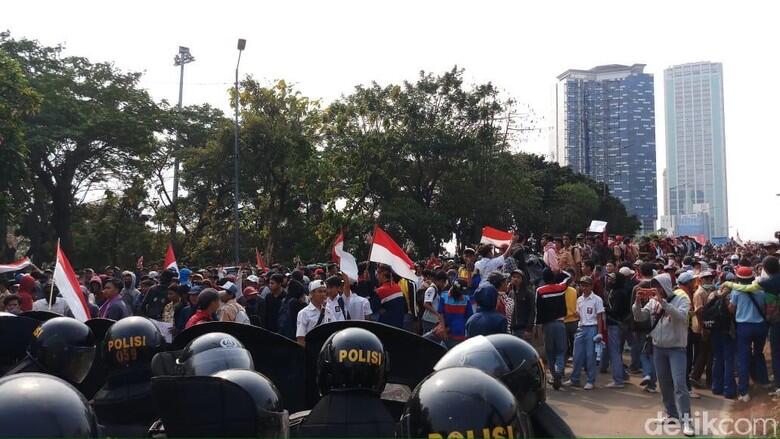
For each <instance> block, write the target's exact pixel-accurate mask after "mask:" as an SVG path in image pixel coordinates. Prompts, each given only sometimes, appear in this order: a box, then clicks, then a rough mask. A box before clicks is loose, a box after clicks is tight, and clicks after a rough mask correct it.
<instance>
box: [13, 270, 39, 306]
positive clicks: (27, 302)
mask: <svg viewBox="0 0 780 439" xmlns="http://www.w3.org/2000/svg"><path fill="white" fill-rule="evenodd" d="M34 294H35V278H33V277H32V276H30V275H29V274H25V275H24V276H22V277H21V279H19V291H17V292H16V295H17V296H18V297H19V304H20V306H21V307H22V312H24V311H32V307H33V295H34Z"/></svg>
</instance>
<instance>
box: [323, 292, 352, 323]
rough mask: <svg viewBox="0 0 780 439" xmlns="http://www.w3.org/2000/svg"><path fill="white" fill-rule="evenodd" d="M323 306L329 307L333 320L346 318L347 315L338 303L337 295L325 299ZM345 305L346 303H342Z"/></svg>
mask: <svg viewBox="0 0 780 439" xmlns="http://www.w3.org/2000/svg"><path fill="white" fill-rule="evenodd" d="M325 306H326V307H327V308H328V309H330V311H331V313H332V314H333V318H334V320H347V315H346V313H345V312H344V310H343V309H341V306H340V305H339V296H336V297H334V298H332V299H331V298H327V299H325ZM344 306H346V304H344Z"/></svg>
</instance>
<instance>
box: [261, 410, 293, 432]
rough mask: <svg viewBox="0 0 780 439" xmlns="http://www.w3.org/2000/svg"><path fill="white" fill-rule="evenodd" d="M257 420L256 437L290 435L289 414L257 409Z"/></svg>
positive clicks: (285, 411)
mask: <svg viewBox="0 0 780 439" xmlns="http://www.w3.org/2000/svg"><path fill="white" fill-rule="evenodd" d="M258 416H259V420H258V421H257V435H258V437H273V438H288V437H290V414H289V413H288V412H287V410H284V411H282V412H269V411H266V410H259V413H258Z"/></svg>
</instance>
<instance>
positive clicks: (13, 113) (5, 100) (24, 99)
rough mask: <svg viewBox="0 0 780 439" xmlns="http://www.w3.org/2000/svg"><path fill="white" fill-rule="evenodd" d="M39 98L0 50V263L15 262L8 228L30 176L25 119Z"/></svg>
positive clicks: (38, 103) (16, 64)
mask: <svg viewBox="0 0 780 439" xmlns="http://www.w3.org/2000/svg"><path fill="white" fill-rule="evenodd" d="M39 105H40V95H38V93H36V92H35V90H33V89H32V87H30V85H29V84H28V82H27V78H25V76H24V73H23V72H22V68H21V66H20V65H19V63H18V62H17V61H16V60H14V59H12V58H11V57H10V56H8V55H7V54H6V53H5V52H4V51H3V50H2V49H0V163H2V164H3V171H2V172H0V260H3V259H6V260H8V259H13V258H14V257H15V254H14V253H15V249H14V248H13V247H11V246H9V245H8V240H7V235H8V228H9V225H11V224H14V223H16V222H17V221H16V220H17V219H18V217H19V212H20V210H21V209H19V207H20V206H19V205H17V204H16V203H14V201H17V202H20V201H21V200H22V199H23V197H20V196H19V194H20V192H21V191H20V185H19V182H20V181H23V180H24V179H26V177H27V172H26V167H25V165H24V161H25V157H26V156H27V147H26V145H25V143H24V125H23V121H24V119H25V118H27V117H30V116H31V115H33V114H34V113H35V111H37V109H38V107H39Z"/></svg>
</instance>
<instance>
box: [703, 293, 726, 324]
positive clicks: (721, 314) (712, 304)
mask: <svg viewBox="0 0 780 439" xmlns="http://www.w3.org/2000/svg"><path fill="white" fill-rule="evenodd" d="M733 321H734V317H733V316H732V315H731V313H730V312H729V301H728V296H722V297H715V298H714V299H712V300H710V301H709V302H707V304H706V305H704V308H702V312H701V324H702V326H703V327H704V328H705V329H709V330H710V331H716V332H724V331H728V330H729V329H730V328H731V323H732V322H733Z"/></svg>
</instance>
